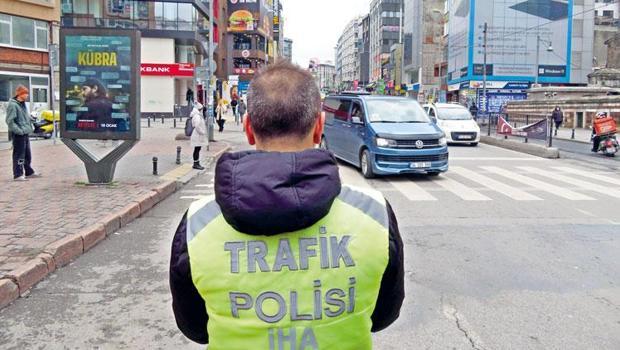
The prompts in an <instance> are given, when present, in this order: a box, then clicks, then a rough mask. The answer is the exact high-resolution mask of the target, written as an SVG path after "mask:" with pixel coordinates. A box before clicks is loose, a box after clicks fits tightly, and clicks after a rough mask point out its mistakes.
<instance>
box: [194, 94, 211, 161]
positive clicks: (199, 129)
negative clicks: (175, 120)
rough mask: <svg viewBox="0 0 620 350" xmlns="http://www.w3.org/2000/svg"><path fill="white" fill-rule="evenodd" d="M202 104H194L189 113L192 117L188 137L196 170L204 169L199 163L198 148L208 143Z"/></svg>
mask: <svg viewBox="0 0 620 350" xmlns="http://www.w3.org/2000/svg"><path fill="white" fill-rule="evenodd" d="M203 108H204V106H203V105H202V104H200V103H199V102H196V104H194V109H193V110H192V113H191V114H190V117H191V118H192V127H193V130H192V136H191V138H190V142H191V145H192V147H194V166H193V168H194V169H196V170H205V168H204V167H203V166H202V165H200V150H201V149H202V147H206V146H207V145H208V144H209V141H208V140H207V123H206V122H205V118H204V115H203V113H202V110H203Z"/></svg>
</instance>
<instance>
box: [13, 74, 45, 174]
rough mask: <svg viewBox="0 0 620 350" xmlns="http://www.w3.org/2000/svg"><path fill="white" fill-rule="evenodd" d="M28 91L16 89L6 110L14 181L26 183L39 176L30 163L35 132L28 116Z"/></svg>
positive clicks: (23, 88)
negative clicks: (31, 140)
mask: <svg viewBox="0 0 620 350" xmlns="http://www.w3.org/2000/svg"><path fill="white" fill-rule="evenodd" d="M28 95H29V92H28V89H27V88H26V87H25V86H23V85H20V86H18V87H17V89H15V97H13V98H12V99H10V100H9V104H8V106H7V108H6V124H7V125H8V127H9V133H10V134H11V135H12V139H13V179H14V180H15V181H25V180H26V179H27V178H31V177H37V176H39V175H38V174H36V173H35V172H34V170H33V169H32V167H31V166H30V163H31V162H32V154H31V152H30V134H32V132H33V131H34V129H33V127H32V121H31V120H30V116H28V110H27V109H26V101H27V100H28Z"/></svg>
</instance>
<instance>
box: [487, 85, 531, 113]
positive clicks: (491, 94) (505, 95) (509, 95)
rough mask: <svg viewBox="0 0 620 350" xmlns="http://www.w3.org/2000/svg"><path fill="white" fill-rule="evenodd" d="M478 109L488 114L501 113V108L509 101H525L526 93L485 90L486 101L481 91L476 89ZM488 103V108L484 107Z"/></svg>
mask: <svg viewBox="0 0 620 350" xmlns="http://www.w3.org/2000/svg"><path fill="white" fill-rule="evenodd" d="M477 92H478V108H479V109H480V111H487V112H489V113H501V111H502V107H503V106H504V105H506V103H508V102H510V101H520V100H526V99H527V93H525V92H522V91H519V90H512V91H511V90H487V101H485V100H484V94H483V91H482V89H478V90H477ZM486 102H488V106H487V105H486Z"/></svg>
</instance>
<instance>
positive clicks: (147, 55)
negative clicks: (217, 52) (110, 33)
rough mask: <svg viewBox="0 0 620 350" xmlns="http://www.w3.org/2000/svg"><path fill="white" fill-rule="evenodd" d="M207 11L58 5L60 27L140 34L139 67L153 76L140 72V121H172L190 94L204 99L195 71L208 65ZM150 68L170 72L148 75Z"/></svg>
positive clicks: (196, 6)
mask: <svg viewBox="0 0 620 350" xmlns="http://www.w3.org/2000/svg"><path fill="white" fill-rule="evenodd" d="M208 5H209V3H208V2H203V1H200V0H193V1H188V0H176V1H174V0H173V1H165V2H163V1H135V0H125V1H122V2H119V1H115V0H62V8H61V11H62V16H61V25H62V27H65V28H121V29H138V30H140V32H141V36H142V39H141V64H142V67H146V66H148V67H151V69H149V70H148V71H150V72H151V73H147V70H144V69H143V70H142V76H141V91H140V97H141V101H140V103H141V113H142V116H143V117H144V116H158V117H159V116H172V115H173V113H174V106H175V105H185V104H187V102H186V92H187V91H188V89H192V91H193V92H194V96H195V99H196V100H202V98H203V96H204V94H203V86H202V85H199V84H197V78H199V77H197V76H196V75H195V74H196V73H195V72H196V69H195V68H196V67H199V66H202V64H203V63H205V62H206V63H207V64H208V62H209V59H207V58H209V55H210V45H209V33H210V28H211V23H210V17H209V13H210V9H209V8H208ZM153 67H154V68H158V67H172V69H169V70H165V71H166V72H162V73H159V74H152V72H153V71H157V69H153ZM162 71H163V70H162ZM202 78H203V81H204V80H205V79H204V78H206V77H202Z"/></svg>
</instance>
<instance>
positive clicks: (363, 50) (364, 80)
mask: <svg viewBox="0 0 620 350" xmlns="http://www.w3.org/2000/svg"><path fill="white" fill-rule="evenodd" d="M361 32H362V34H361V36H360V41H361V42H360V44H359V65H360V85H363V86H366V85H368V84H369V83H370V16H369V15H365V16H364V17H363V18H362V25H361Z"/></svg>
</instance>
